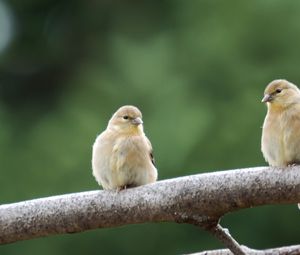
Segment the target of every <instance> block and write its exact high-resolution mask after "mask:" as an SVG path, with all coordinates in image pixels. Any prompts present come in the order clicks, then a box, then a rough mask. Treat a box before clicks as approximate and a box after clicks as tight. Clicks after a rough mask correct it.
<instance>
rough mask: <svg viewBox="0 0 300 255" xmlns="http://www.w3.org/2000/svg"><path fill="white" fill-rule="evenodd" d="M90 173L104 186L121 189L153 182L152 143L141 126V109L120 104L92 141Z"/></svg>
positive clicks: (154, 177) (155, 172) (110, 188)
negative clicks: (102, 129) (103, 129)
mask: <svg viewBox="0 0 300 255" xmlns="http://www.w3.org/2000/svg"><path fill="white" fill-rule="evenodd" d="M92 168H93V175H94V176H95V178H96V181H97V182H98V183H99V185H101V186H102V187H103V188H104V189H106V190H121V189H126V188H130V187H136V186H140V185H144V184H147V183H152V182H155V181H156V179H157V169H156V167H155V165H154V158H153V154H152V146H151V143H150V141H149V140H148V138H147V137H146V135H145V133H144V130H143V121H142V113H141V112H140V110H139V109H138V108H137V107H135V106H130V105H126V106H122V107H121V108H119V109H118V110H117V111H116V112H115V113H114V115H113V116H112V118H111V119H110V121H109V122H108V126H107V128H106V130H105V131H103V132H102V133H101V134H100V135H99V136H98V137H97V138H96V141H95V143H94V145H93V156H92Z"/></svg>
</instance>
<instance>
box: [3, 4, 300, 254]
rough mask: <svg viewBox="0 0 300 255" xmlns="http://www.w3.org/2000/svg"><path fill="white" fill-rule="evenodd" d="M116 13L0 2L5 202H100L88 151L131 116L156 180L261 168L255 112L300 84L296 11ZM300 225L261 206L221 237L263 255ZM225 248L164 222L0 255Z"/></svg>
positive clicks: (228, 220)
mask: <svg viewBox="0 0 300 255" xmlns="http://www.w3.org/2000/svg"><path fill="white" fill-rule="evenodd" d="M112 2H114V1H72V2H67V1H56V0H44V1H41V0H39V1H38V0H31V1H13V0H11V1H6V2H5V3H6V5H5V6H6V9H7V10H6V9H5V10H6V11H7V12H8V11H9V12H10V13H11V20H12V21H13V22H12V25H13V28H14V30H13V31H11V32H12V37H11V41H10V42H9V44H8V45H7V46H6V48H4V49H2V51H1V52H0V145H1V146H0V162H1V178H0V187H1V201H0V203H3V204H4V203H11V202H16V201H21V200H26V199H32V198H38V197H45V196H51V195H56V194H63V193H70V192H79V191H85V190H92V189H98V186H97V184H96V182H95V180H94V178H93V177H92V174H91V163H90V160H91V146H92V144H93V141H94V139H95V137H96V135H97V134H98V133H100V132H101V131H102V130H103V129H105V127H106V124H107V121H108V119H109V118H110V116H111V114H112V113H113V112H114V111H115V110H116V109H117V108H118V107H119V106H121V105H124V104H133V105H136V106H138V107H139V108H140V109H141V110H142V112H143V115H144V122H145V130H146V133H147V135H148V136H149V138H150V140H151V141H152V144H153V147H154V152H155V157H156V162H157V165H158V168H159V179H166V178H171V177H177V176H183V175H189V174H195V173H201V172H208V171H216V170H224V169H233V168H242V167H248V166H260V165H265V162H264V160H263V158H262V155H261V152H260V136H261V125H262V122H263V118H264V115H265V112H266V109H265V106H264V105H263V104H261V103H260V99H261V97H262V94H263V90H264V87H265V86H266V84H267V83H268V82H270V81H271V80H273V79H276V78H286V79H288V80H291V81H292V82H295V83H296V84H297V83H298V84H300V73H299V70H298V67H299V59H300V56H299V50H298V48H299V45H300V36H299V30H300V23H299V15H300V2H297V1H292V0H286V1H278V0H276V1H274V0H272V1H271V0H265V1H258V0H255V1H229V2H228V1H220V0H214V1H212V0H201V1H196V0H190V1H178V0H177V1H157V2H153V1H133V2H132V3H129V2H128V3H123V2H122V1H120V2H119V3H117V2H115V3H112ZM1 6H2V5H0V8H1ZM3 10H4V9H3ZM1 13H3V11H0V15H1ZM1 20H2V19H0V21H1ZM0 27H1V26H0ZM0 36H1V35H0ZM0 50H1V49H0ZM299 217H300V214H299V213H298V211H297V209H296V206H284V207H283V206H281V207H279V206H266V207H262V208H256V209H251V210H244V211H241V212H236V213H233V214H230V215H229V216H227V217H225V218H224V224H225V225H226V226H227V227H230V228H231V229H232V232H233V234H234V235H235V236H236V237H237V239H238V240H240V241H241V242H242V243H244V244H248V245H250V246H252V247H253V248H264V247H265V248H267V247H272V246H274V247H275V246H281V245H288V244H294V243H296V242H298V241H299V239H298V237H299V234H300V232H299V228H298V227H296V226H297V224H294V222H296V221H297V220H299ZM217 247H220V244H218V243H217V242H216V241H215V240H214V239H213V238H212V237H210V236H209V235H208V234H207V233H205V232H203V231H201V230H199V229H197V228H195V227H192V226H185V225H176V224H169V223H162V224H145V225H139V226H124V227H121V228H116V229H102V230H94V231H90V232H86V233H80V234H75V235H65V236H54V237H48V238H43V239H37V240H31V241H25V242H19V243H15V244H11V245H7V246H2V247H0V253H1V254H10V255H11V254H35V253H36V251H42V253H43V254H44V255H47V254H56V255H62V254H64V255H65V254H73V255H74V254H83V253H86V254H99V253H103V254H179V253H189V252H195V251H200V250H204V249H213V248H217ZM39 253H40V252H39Z"/></svg>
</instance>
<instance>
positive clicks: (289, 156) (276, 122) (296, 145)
mask: <svg viewBox="0 0 300 255" xmlns="http://www.w3.org/2000/svg"><path fill="white" fill-rule="evenodd" d="M262 102H264V103H267V106H268V112H267V115H266V118H265V121H264V124H263V131H262V139H261V150H262V153H263V155H264V157H265V159H266V161H267V162H268V163H269V164H270V165H271V166H276V167H285V166H290V165H295V164H299V163H300V90H299V89H298V87H297V86H296V85H294V84H292V83H291V82H289V81H287V80H274V81H272V82H271V83H269V84H268V86H267V87H266V89H265V92H264V97H263V99H262Z"/></svg>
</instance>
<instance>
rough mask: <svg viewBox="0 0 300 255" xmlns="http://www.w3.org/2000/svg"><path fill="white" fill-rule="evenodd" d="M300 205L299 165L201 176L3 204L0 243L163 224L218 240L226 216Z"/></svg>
mask: <svg viewBox="0 0 300 255" xmlns="http://www.w3.org/2000/svg"><path fill="white" fill-rule="evenodd" d="M299 201H300V167H299V166H294V167H288V168H285V169H280V168H271V167H256V168H247V169H237V170H229V171H219V172H212V173H205V174H198V175H192V176H186V177H180V178H175V179H169V180H163V181H159V182H156V183H153V184H149V185H145V186H141V187H137V188H132V189H127V190H122V191H120V192H115V191H103V190H98V191H89V192H81V193H74V194H66V195H61V196H54V197H47V198H40V199H35V200H28V201H24V202H19V203H13V204H5V205H1V206H0V244H6V243H12V242H16V241H19V240H26V239H32V238H37V237H42V236H48V235H54V234H63V233H75V232H82V231H86V230H89V229H95V228H109V227H110V228H111V227H117V226H121V225H127V224H136V223H146V222H164V221H169V222H177V223H190V224H194V225H197V226H200V227H203V228H205V229H206V230H208V231H210V230H211V229H214V231H215V232H214V233H213V232H212V234H213V235H215V236H217V235H218V233H219V232H220V231H219V230H218V228H216V226H217V225H218V221H219V219H220V218H221V217H222V216H223V215H224V214H226V213H228V212H233V211H236V210H240V209H243V208H249V207H254V206H260V205H266V204H296V203H297V202H299ZM216 229H217V230H218V231H217V232H216ZM220 233H221V235H219V236H221V238H223V237H224V234H223V233H222V232H220ZM222 236H223V237H222ZM225 239H226V238H225ZM227 239H228V238H227ZM225 242H226V241H225ZM225 242H224V243H225ZM233 245H234V244H233ZM227 247H228V248H229V246H227ZM220 254H224V253H220Z"/></svg>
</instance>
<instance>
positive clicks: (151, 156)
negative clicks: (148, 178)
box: [150, 151, 155, 166]
mask: <svg viewBox="0 0 300 255" xmlns="http://www.w3.org/2000/svg"><path fill="white" fill-rule="evenodd" d="M150 159H151V162H152V164H153V165H154V166H155V159H154V156H153V151H151V152H150Z"/></svg>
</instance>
